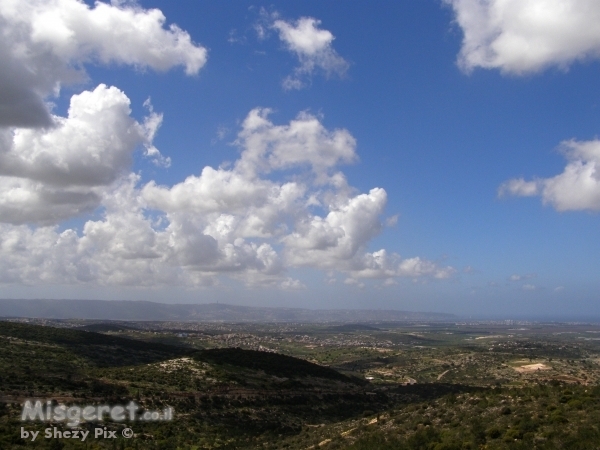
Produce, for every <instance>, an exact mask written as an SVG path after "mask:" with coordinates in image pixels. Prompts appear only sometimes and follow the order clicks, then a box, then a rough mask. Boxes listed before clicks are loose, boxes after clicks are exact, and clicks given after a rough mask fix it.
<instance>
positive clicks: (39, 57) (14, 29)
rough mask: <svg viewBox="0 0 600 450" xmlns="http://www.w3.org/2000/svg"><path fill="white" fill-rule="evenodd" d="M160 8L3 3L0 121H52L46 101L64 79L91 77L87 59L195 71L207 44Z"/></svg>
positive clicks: (63, 0)
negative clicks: (85, 67)
mask: <svg viewBox="0 0 600 450" xmlns="http://www.w3.org/2000/svg"><path fill="white" fill-rule="evenodd" d="M164 22H165V17H164V15H163V14H162V13H161V12H160V11H159V10H157V9H151V10H145V9H142V8H140V7H138V6H135V5H134V4H129V3H123V4H121V3H119V2H116V3H115V4H113V5H109V4H106V3H101V2H97V3H96V4H95V6H94V7H93V8H91V7H89V6H88V5H86V4H85V3H84V2H83V1H80V0H48V1H40V0H3V1H2V2H0V32H1V39H0V60H1V61H2V64H0V126H21V127H23V126H24V127H31V126H48V125H50V124H52V117H51V115H50V113H49V111H48V108H47V106H46V104H45V101H44V100H45V98H46V96H48V95H49V94H55V95H56V94H58V92H59V90H60V87H61V85H64V84H70V83H73V82H77V81H81V80H82V79H84V78H85V72H84V71H83V68H82V65H83V64H85V63H88V62H99V63H118V64H128V65H133V66H137V67H150V68H152V69H155V70H167V69H169V68H171V67H174V66H178V65H182V66H184V67H185V71H186V73H187V74H189V75H191V74H195V73H197V72H198V70H199V69H200V68H201V67H202V66H203V65H204V63H205V62H206V49H204V48H203V47H201V46H199V45H195V44H194V43H193V42H192V40H191V38H190V36H189V34H188V33H186V32H185V31H183V30H181V29H180V28H178V27H177V26H175V25H171V26H170V27H169V28H168V29H165V28H164Z"/></svg>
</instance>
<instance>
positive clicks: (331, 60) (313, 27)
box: [271, 17, 349, 89]
mask: <svg viewBox="0 0 600 450" xmlns="http://www.w3.org/2000/svg"><path fill="white" fill-rule="evenodd" d="M320 24H321V21H320V20H317V19H314V18H312V17H301V18H300V19H298V20H297V21H295V22H291V21H290V22H288V21H285V20H282V19H276V20H274V21H273V22H272V24H271V27H272V28H273V29H275V30H277V32H278V34H279V39H280V40H281V41H282V42H283V44H284V45H285V46H286V48H287V49H288V50H289V51H290V52H292V53H294V54H295V55H296V56H297V58H298V61H299V62H300V65H299V66H298V67H297V68H296V69H295V70H294V74H293V75H290V76H288V77H286V78H285V79H284V80H283V87H284V89H301V88H302V87H304V86H305V84H306V81H307V80H308V79H309V77H310V76H311V75H312V74H313V73H314V72H315V71H316V70H320V71H323V72H324V73H325V75H326V76H328V77H329V76H331V75H338V76H343V75H344V74H345V73H346V71H347V70H348V66H349V65H348V62H347V61H346V60H345V59H344V58H342V57H341V56H340V55H339V54H338V53H337V52H336V51H335V50H334V48H333V45H332V44H333V40H334V39H335V37H334V36H333V34H332V33H331V32H330V31H328V30H323V29H321V28H319V25H320Z"/></svg>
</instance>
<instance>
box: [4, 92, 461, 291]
mask: <svg viewBox="0 0 600 450" xmlns="http://www.w3.org/2000/svg"><path fill="white" fill-rule="evenodd" d="M102 89H104V90H109V88H106V87H104V88H102ZM113 94H114V95H116V96H117V97H118V98H121V99H122V100H123V101H124V98H122V97H120V96H119V95H118V91H115V92H113ZM126 112H127V111H124V112H123V113H124V114H125V113H126ZM130 125H131V126H133V127H134V128H136V129H137V128H143V126H142V125H140V124H137V125H136V123H135V122H131V121H130ZM139 135H140V136H145V135H144V133H142V132H140V134H139ZM140 139H141V137H140ZM237 143H238V145H239V146H240V148H241V154H240V157H239V159H238V160H237V161H235V162H234V164H232V165H231V167H230V169H224V168H218V169H215V168H212V167H205V168H204V169H202V171H201V173H200V174H199V175H192V176H189V177H188V178H186V179H185V180H183V181H182V182H180V183H176V184H175V185H173V186H160V185H157V184H156V183H155V182H153V181H150V182H146V183H142V181H141V178H140V176H139V175H133V174H128V175H127V174H123V175H120V176H119V177H118V178H117V179H116V181H113V182H110V183H109V184H108V185H102V186H101V187H102V189H100V190H99V191H98V193H97V196H98V198H99V199H100V200H99V201H100V203H101V205H102V206H103V207H104V210H103V211H104V212H103V215H102V218H100V219H98V220H88V221H87V222H86V223H85V225H84V226H83V228H82V230H81V232H77V231H75V230H67V231H64V232H59V231H58V229H57V228H56V227H37V228H30V227H28V226H26V225H8V224H4V225H0V260H1V261H2V263H1V264H0V271H3V275H2V278H1V279H0V282H2V281H3V282H6V283H8V282H14V283H30V284H35V283H40V282H44V283H89V282H92V283H96V284H106V285H132V286H154V285H184V286H210V285H215V284H219V283H220V282H221V280H222V279H223V278H224V277H226V278H231V279H234V280H238V281H240V282H242V283H244V284H245V285H246V286H249V287H254V286H257V287H260V286H270V287H273V288H279V289H284V290H297V289H304V288H305V285H304V284H303V283H302V282H300V281H299V280H295V279H293V278H291V277H289V276H288V275H287V271H288V269H294V268H302V267H308V268H313V269H320V270H326V271H327V272H328V273H329V274H330V278H333V275H334V274H335V273H343V274H345V275H346V276H347V277H348V278H349V279H352V280H356V285H357V286H359V287H364V286H365V285H364V283H362V282H361V281H360V279H365V278H377V279H382V280H386V279H393V278H397V277H410V278H419V277H432V278H446V277H448V276H451V275H452V274H453V273H454V269H452V268H451V267H440V266H439V265H438V264H436V263H434V262H431V261H427V260H424V259H421V258H419V257H415V258H409V259H402V258H400V257H399V256H398V255H392V256H391V257H390V256H388V255H387V253H386V251H385V250H379V251H376V252H372V253H370V252H368V251H367V247H368V244H369V242H370V241H371V239H372V238H373V237H375V236H376V235H377V234H378V233H379V232H380V230H381V229H382V227H383V224H382V223H381V222H382V215H383V211H384V208H385V204H386V200H387V194H386V192H385V190H384V189H382V188H373V189H371V190H370V191H369V192H368V193H359V192H356V190H355V189H353V188H352V187H351V186H349V185H348V184H347V182H346V180H345V178H344V177H343V174H341V172H339V170H338V169H337V167H338V166H339V165H341V164H343V163H345V162H346V163H347V162H351V161H353V160H355V157H356V155H355V141H354V139H353V138H352V136H351V135H350V134H349V132H348V131H347V130H327V129H326V128H325V127H324V126H323V125H322V124H321V122H320V121H319V120H318V119H316V118H315V117H313V116H310V115H308V114H306V113H301V114H300V115H299V116H298V117H297V118H296V119H294V120H292V121H290V122H289V123H288V124H286V125H275V124H274V123H272V122H271V121H269V120H268V119H267V117H266V115H265V114H264V113H262V112H261V111H260V110H252V111H251V112H250V113H249V114H248V116H247V118H246V120H245V121H244V122H243V124H242V127H241V130H240V132H239V135H238V139H237ZM119 167H120V166H119ZM275 172H280V175H281V174H285V176H277V177H273V176H272V175H273V174H274V173H275ZM75 182H76V180H75V181H72V182H71V184H72V185H73V186H77V185H76V184H75ZM103 182H104V179H103V178H100V179H99V180H98V183H103ZM85 187H86V188H89V186H85ZM91 188H94V186H92V187H91Z"/></svg>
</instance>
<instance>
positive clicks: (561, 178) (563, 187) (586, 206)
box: [498, 139, 600, 211]
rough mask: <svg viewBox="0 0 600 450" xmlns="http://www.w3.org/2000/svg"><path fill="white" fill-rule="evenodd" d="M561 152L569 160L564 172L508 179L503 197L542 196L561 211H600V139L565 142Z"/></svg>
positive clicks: (502, 186) (502, 189)
mask: <svg viewBox="0 0 600 450" xmlns="http://www.w3.org/2000/svg"><path fill="white" fill-rule="evenodd" d="M560 148H561V151H562V153H563V154H564V155H565V157H566V159H567V161H568V162H567V165H566V166H565V169H564V171H563V172H562V173H560V174H558V175H556V176H554V177H550V178H538V179H534V180H532V181H525V180H524V179H522V178H518V179H512V180H508V181H506V182H505V183H503V184H502V185H501V186H500V187H499V189H498V194H499V195H500V196H505V195H515V196H536V195H537V196H540V197H541V198H542V201H543V203H544V204H549V205H551V206H552V207H554V208H555V209H556V210H557V211H582V210H589V211H599V210H600V172H599V169H600V140H597V139H595V140H592V141H575V140H570V141H565V142H563V143H562V144H561V147H560Z"/></svg>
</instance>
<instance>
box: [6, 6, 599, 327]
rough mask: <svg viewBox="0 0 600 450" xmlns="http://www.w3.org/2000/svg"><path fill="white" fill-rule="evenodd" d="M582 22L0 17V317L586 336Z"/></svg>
mask: <svg viewBox="0 0 600 450" xmlns="http://www.w3.org/2000/svg"><path fill="white" fill-rule="evenodd" d="M599 21H600V3H598V2H597V1H596V0H423V1H418V2H415V1H412V2H411V1H382V2H376V3H372V2H358V1H356V2H342V1H334V0H327V1H322V0H319V1H311V0H307V1H302V2H282V1H274V2H273V1H270V2H268V3H267V2H257V1H236V2H218V1H202V2H199V1H192V0H179V1H177V2H166V1H161V0H147V1H146V0H139V1H137V2H133V1H123V0H114V1H113V2H112V3H105V2H96V3H93V2H83V1H80V0H0V32H1V33H2V39H1V40H0V60H2V64H1V65H0V297H1V298H82V299H119V300H128V299H131V300H151V301H161V302H168V303H188V302H198V303H207V302H215V301H220V302H224V303H231V304H240V305H256V306H285V307H302V308H325V309H333V308H351V309H355V308H360V309H398V310H410V311H436V312H448V313H455V314H460V315H467V316H473V317H476V316H479V317H482V316H489V317H492V316H493V317H500V316H506V317H508V316H515V317H516V316H556V317H567V316H568V317H571V316H572V317H575V316H578V317H592V316H596V317H598V316H600V301H599V300H600V298H599V293H600V276H599V273H598V270H599V268H600V264H599V263H600V241H599V239H598V224H599V217H598V211H599V210H600V174H599V173H597V171H596V165H600V138H598V130H599V125H600V106H599V105H600V84H599V83H598V73H599V69H600V61H599V59H600V28H598V26H597V24H598V23H599Z"/></svg>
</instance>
